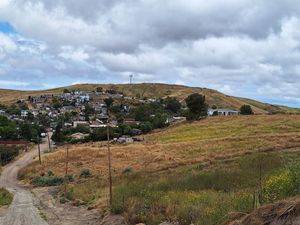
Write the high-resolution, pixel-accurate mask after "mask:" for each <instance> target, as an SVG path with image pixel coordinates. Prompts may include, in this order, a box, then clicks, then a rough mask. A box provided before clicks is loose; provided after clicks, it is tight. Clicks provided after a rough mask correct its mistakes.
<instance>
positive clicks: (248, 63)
mask: <svg viewBox="0 0 300 225" xmlns="http://www.w3.org/2000/svg"><path fill="white" fill-rule="evenodd" d="M0 2H1V3H0V19H2V20H6V21H9V22H10V23H11V24H12V25H13V26H14V27H15V29H16V30H17V32H19V33H20V34H19V36H18V37H17V35H15V36H14V37H13V36H12V35H5V34H1V33H0V58H1V59H2V61H1V62H0V68H1V67H3V66H4V65H5V66H6V69H5V73H6V74H7V75H8V76H10V77H12V78H13V79H15V80H19V81H21V82H23V81H24V82H27V80H29V83H31V86H32V87H34V88H36V87H38V83H41V82H37V81H40V80H43V83H45V82H49V84H48V85H49V86H54V85H55V84H57V85H62V84H68V83H73V82H76V81H80V82H84V83H86V82H118V83H123V82H127V81H128V74H131V73H134V74H136V75H135V81H136V82H145V81H150V82H169V83H179V84H187V85H192V86H202V87H204V86H205V87H210V88H216V89H219V90H221V91H224V92H225V93H227V94H228V93H229V94H232V95H241V96H245V97H255V98H258V97H259V98H262V97H264V98H270V97H272V98H274V97H275V98H282V99H288V98H289V99H295V98H297V96H299V94H300V91H299V90H298V87H299V85H300V69H299V68H300V66H299V65H300V61H299V59H300V16H299V15H300V5H299V4H298V2H297V1H296V0H286V1H280V0H274V1H253V0H228V1H223V0H211V1H205V0H190V1H184V0H174V1H164V4H162V2H161V1H159V0H124V1H117V0H100V1H99V0H90V1H88V3H87V1H83V0H78V1H71V0H51V1H48V0H14V1H13V2H10V3H9V1H7V0H2V1H0ZM25 37H26V38H25ZM2 73H3V72H2ZM31 81H32V82H31ZM33 81H34V82H33ZM85 81H86V82H85ZM59 82H61V83H59Z"/></svg>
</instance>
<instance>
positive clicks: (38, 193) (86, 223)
mask: <svg viewBox="0 0 300 225" xmlns="http://www.w3.org/2000/svg"><path fill="white" fill-rule="evenodd" d="M57 189H58V188H57V187H46V188H34V189H33V190H32V192H33V193H34V195H35V197H36V199H37V204H38V205H39V206H40V208H39V209H40V211H41V212H42V215H44V217H45V218H46V220H47V222H48V224H49V225H99V224H100V222H101V220H102V217H101V214H100V212H99V211H98V210H96V209H91V210H88V209H87V207H86V206H77V205H76V206H75V205H74V203H65V204H61V203H60V202H59V198H54V197H53V196H55V195H56V194H57V193H58V190H57ZM75 203H76V202H75Z"/></svg>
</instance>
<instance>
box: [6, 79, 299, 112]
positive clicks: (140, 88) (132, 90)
mask: <svg viewBox="0 0 300 225" xmlns="http://www.w3.org/2000/svg"><path fill="white" fill-rule="evenodd" d="M97 87H102V88H103V89H104V90H107V89H115V90H116V91H120V92H123V93H124V94H125V95H127V96H138V95H139V96H140V97H141V98H143V97H147V98H165V97H167V96H170V97H176V98H178V99H179V100H181V101H183V100H184V99H185V98H186V97H187V96H188V95H190V94H192V93H200V94H203V95H205V96H206V100H207V102H208V104H209V105H210V106H212V105H216V106H217V107H222V108H231V109H239V108H240V107H241V106H242V105H244V104H249V105H251V106H252V108H253V110H254V112H255V113H257V114H268V113H272V114H275V113H291V114H299V113H300V109H297V108H290V107H287V106H280V105H272V104H268V103H262V102H259V101H255V100H252V99H246V98H239V97H233V96H229V95H225V94H223V93H221V92H219V91H216V90H212V89H208V88H199V87H188V86H183V85H173V84H162V83H141V84H76V85H71V86H66V87H60V88H54V89H48V90H40V91H18V90H7V89H0V103H1V104H6V105H7V104H12V103H14V102H16V101H17V100H18V99H27V98H28V96H30V95H32V96H34V95H42V94H59V93H62V92H63V90H64V89H69V90H80V91H95V90H96V88H97Z"/></svg>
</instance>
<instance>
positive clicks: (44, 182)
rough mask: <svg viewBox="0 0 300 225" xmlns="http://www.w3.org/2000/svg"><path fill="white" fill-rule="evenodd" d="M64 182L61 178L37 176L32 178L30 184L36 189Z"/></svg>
mask: <svg viewBox="0 0 300 225" xmlns="http://www.w3.org/2000/svg"><path fill="white" fill-rule="evenodd" d="M63 182H64V178H63V177H58V176H51V177H49V176H38V177H34V178H33V179H32V181H31V183H32V184H33V185H34V186H37V187H46V186H58V185H61V184H62V183H63Z"/></svg>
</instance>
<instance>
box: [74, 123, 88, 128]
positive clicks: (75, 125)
mask: <svg viewBox="0 0 300 225" xmlns="http://www.w3.org/2000/svg"><path fill="white" fill-rule="evenodd" d="M77 126H87V127H89V126H90V124H89V122H87V121H74V122H73V127H74V128H76V127H77Z"/></svg>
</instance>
